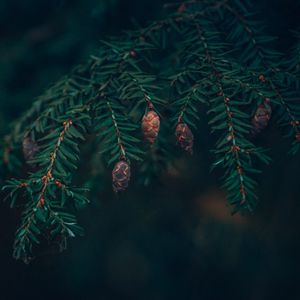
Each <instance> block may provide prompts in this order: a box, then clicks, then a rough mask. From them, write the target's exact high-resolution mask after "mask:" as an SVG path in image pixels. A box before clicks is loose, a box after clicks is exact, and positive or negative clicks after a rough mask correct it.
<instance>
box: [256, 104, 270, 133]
mask: <svg viewBox="0 0 300 300" xmlns="http://www.w3.org/2000/svg"><path fill="white" fill-rule="evenodd" d="M269 102H270V101H269V100H266V102H265V103H264V104H261V105H259V106H258V107H257V109H256V112H255V114H254V116H253V118H252V125H253V128H252V132H251V133H252V135H253V136H255V135H257V134H258V133H260V132H261V131H262V130H263V129H264V128H266V127H267V125H268V123H269V120H270V119H271V114H272V108H271V106H270V105H269Z"/></svg>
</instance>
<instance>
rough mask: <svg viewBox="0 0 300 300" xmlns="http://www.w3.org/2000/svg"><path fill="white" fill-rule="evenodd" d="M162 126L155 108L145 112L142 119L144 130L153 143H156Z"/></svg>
mask: <svg viewBox="0 0 300 300" xmlns="http://www.w3.org/2000/svg"><path fill="white" fill-rule="evenodd" d="M159 126H160V119H159V116H158V114H157V113H156V112H155V111H154V110H152V109H151V110H149V111H148V112H146V113H145V115H144V117H143V120H142V130H143V134H144V137H145V139H146V140H147V141H149V142H150V143H151V144H154V142H155V140H156V138H157V135H158V132H159Z"/></svg>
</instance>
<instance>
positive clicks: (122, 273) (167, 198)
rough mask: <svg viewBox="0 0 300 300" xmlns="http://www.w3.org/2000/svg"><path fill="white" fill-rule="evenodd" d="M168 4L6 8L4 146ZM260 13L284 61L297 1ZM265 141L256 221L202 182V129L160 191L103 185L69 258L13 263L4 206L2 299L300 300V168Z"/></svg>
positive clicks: (1, 31) (89, 1) (0, 25)
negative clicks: (48, 97)
mask: <svg viewBox="0 0 300 300" xmlns="http://www.w3.org/2000/svg"><path fill="white" fill-rule="evenodd" d="M165 2H167V1H163V0H151V1H150V0H143V1H138V0H131V1H129V0H128V1H126V0H122V1H121V0H72V1H71V0H70V1H68V0H51V1H40V0H27V1H21V0H19V1H18V0H0V134H1V137H2V138H3V136H4V135H5V134H6V133H7V131H8V130H9V123H10V122H11V121H12V120H14V119H15V118H17V117H18V116H20V114H21V113H22V112H23V111H24V110H25V109H26V108H28V107H29V106H30V105H31V103H32V101H33V100H34V98H35V97H37V96H38V95H40V94H41V93H42V92H43V91H44V89H45V88H46V87H47V86H49V84H51V83H52V82H54V81H55V80H57V79H59V78H60V77H61V76H62V75H64V74H66V73H67V72H68V71H69V70H70V69H71V68H72V67H73V66H74V65H76V64H78V63H80V62H82V61H84V59H85V58H87V57H88V55H89V53H91V51H92V50H94V49H95V48H96V47H97V45H99V40H100V39H104V38H105V37H107V36H109V35H119V34H121V32H122V31H123V30H125V29H130V28H133V22H137V23H139V24H141V25H143V24H145V23H146V22H148V21H150V20H152V19H154V18H158V17H159V16H160V15H162V14H163V13H164V11H163V9H162V6H163V4H164V3H165ZM168 2H169V1H168ZM253 7H254V9H257V10H259V11H260V12H261V13H262V15H263V16H264V18H265V20H264V21H265V22H266V24H267V25H268V28H269V30H270V32H271V33H273V34H275V35H277V36H279V39H278V48H279V49H280V50H282V51H286V50H287V49H288V48H289V47H290V46H291V45H292V44H293V42H294V40H293V38H291V34H290V33H289V30H294V29H297V28H298V27H299V25H300V23H299V22H300V21H299V13H300V3H299V1H297V0H273V1H272V3H270V1H266V0H265V1H263V0H262V1H256V2H255V1H253ZM259 142H261V143H263V144H264V145H267V146H269V147H270V148H271V149H272V150H271V153H272V157H273V160H274V162H273V166H272V168H265V170H264V173H263V176H262V177H261V181H260V189H259V197H260V203H259V205H258V207H257V210H256V212H255V214H254V215H252V216H247V217H241V216H239V215H235V216H231V215H230V210H229V208H228V207H226V200H225V195H224V193H223V192H222V191H221V190H220V189H219V186H220V180H219V178H220V175H221V173H218V172H214V173H212V174H210V175H209V176H208V175H207V174H209V168H210V154H209V149H210V147H211V145H212V141H211V137H210V136H209V131H208V128H207V125H205V120H203V124H201V136H199V137H197V141H196V143H197V145H196V147H197V149H199V151H198V153H196V154H195V155H194V156H193V157H192V158H191V157H185V158H183V159H182V160H179V161H177V163H176V169H174V170H173V171H172V172H170V174H166V175H165V176H163V177H162V178H161V180H159V182H154V183H153V184H152V185H150V186H149V187H147V188H142V187H138V186H137V185H136V184H135V182H136V181H137V178H136V177H137V176H136V175H133V179H132V183H133V186H135V187H134V188H131V189H129V190H128V191H127V192H126V193H125V194H124V195H123V196H122V197H120V198H116V197H114V196H113V195H112V192H111V187H110V186H109V184H108V185H107V184H103V185H102V184H101V183H99V194H98V195H94V196H93V201H92V203H91V204H90V205H89V206H88V207H87V208H86V209H84V210H83V211H81V212H80V215H79V219H80V223H81V225H83V227H84V228H85V229H86V235H85V236H84V237H83V238H77V239H76V240H74V241H71V242H70V244H69V247H68V250H67V251H65V252H64V253H62V254H57V253H56V251H52V249H51V248H49V250H48V251H41V252H40V253H39V254H38V256H37V258H36V259H35V260H34V261H33V262H32V263H31V264H30V265H24V264H23V263H22V262H19V261H18V262H17V261H15V260H14V259H13V258H12V256H11V253H12V244H13V238H14V232H15V230H16V228H17V225H18V222H19V213H20V212H19V211H17V210H11V209H9V207H8V205H7V204H6V203H4V204H3V203H1V209H0V287H1V289H0V299H1V300H2V299H3V300H9V299H38V298H39V299H103V300H106V299H149V300H152V299H155V300H156V299H157V300H160V299H205V300H206V299H212V300H214V299H216V300H218V299H251V300H260V299H300V290H299V289H300V287H299V280H300V271H299V267H300V239H299V230H300V220H299V210H300V201H299V200H300V197H299V196H300V184H299V183H300V181H299V166H300V157H299V155H298V156H297V157H293V158H288V159H287V158H286V157H284V156H283V155H282V154H283V153H287V150H288V147H289V145H288V143H287V142H286V141H284V140H283V139H282V138H281V137H280V133H279V132H278V131H276V129H272V130H271V129H268V130H267V131H266V132H265V133H264V134H262V136H261V137H260V141H259ZM174 147H175V146H174ZM79 176H80V175H79ZM108 176H109V174H108ZM78 181H80V178H78Z"/></svg>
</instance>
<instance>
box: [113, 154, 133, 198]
mask: <svg viewBox="0 0 300 300" xmlns="http://www.w3.org/2000/svg"><path fill="white" fill-rule="evenodd" d="M129 180H130V166H129V164H128V163H127V162H126V161H124V160H121V161H119V162H117V163H116V164H115V167H114V169H113V171H112V185H113V190H114V192H116V193H117V192H120V191H124V190H126V188H127V187H128V183H129Z"/></svg>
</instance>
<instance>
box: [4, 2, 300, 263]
mask: <svg viewBox="0 0 300 300" xmlns="http://www.w3.org/2000/svg"><path fill="white" fill-rule="evenodd" d="M248 6H249V5H248V3H247V2H245V1H238V0H236V1H220V2H217V1H199V2H196V1H188V2H186V3H185V4H181V5H169V6H168V7H171V8H173V7H174V8H175V12H171V13H170V14H169V15H168V16H167V17H166V18H165V19H163V20H160V21H156V22H153V23H151V24H150V25H149V26H148V27H146V28H144V29H137V30H135V31H131V32H127V33H126V34H125V35H124V36H122V37H120V38H117V39H111V40H110V41H103V42H102V43H101V47H100V49H98V51H96V52H95V53H94V54H93V55H92V56H91V57H90V59H89V60H88V61H87V63H86V64H84V65H81V66H78V67H76V68H75V69H74V70H73V71H72V73H71V74H70V75H69V76H68V77H65V78H62V79H61V80H60V81H59V82H58V83H56V84H54V85H53V86H52V87H50V89H48V90H47V91H46V93H45V94H44V95H42V96H40V97H39V98H38V99H37V100H36V102H35V103H34V104H33V106H32V108H31V109H29V110H28V111H27V112H26V113H25V114H24V115H23V117H22V118H21V119H20V120H17V121H16V122H15V124H14V129H13V131H12V133H11V135H10V136H9V137H8V140H7V141H8V145H7V144H6V147H5V148H4V150H3V151H4V153H7V149H8V148H9V149H12V150H14V149H18V148H19V147H20V146H21V145H22V141H23V138H24V136H27V135H28V134H29V133H30V134H31V136H32V137H33V138H34V139H35V140H36V141H37V143H38V147H39V152H38V154H37V155H36V156H35V157H34V158H33V159H31V161H30V162H29V163H30V164H32V165H33V166H34V170H33V172H32V173H30V174H29V176H28V177H27V179H25V180H16V179H12V180H9V181H8V182H7V185H6V186H5V189H9V196H10V198H11V204H12V206H14V205H15V204H16V201H17V199H18V198H19V199H20V201H25V204H24V207H25V209H24V213H23V216H22V222H21V226H20V228H19V230H18V231H17V234H16V242H15V252H14V255H15V257H16V258H22V259H23V260H25V261H27V260H28V258H29V257H30V255H31V251H32V247H33V245H34V244H38V243H39V242H40V238H41V236H42V235H43V236H45V235H46V236H47V238H49V239H50V240H52V241H53V240H59V243H60V245H61V248H64V247H65V242H66V238H67V237H73V236H75V235H77V234H81V233H82V230H81V228H80V227H79V226H78V225H77V222H76V220H75V217H74V215H73V212H74V209H76V208H79V207H82V206H83V205H84V204H85V203H86V202H87V199H86V198H85V196H84V192H85V189H82V188H75V187H73V186H72V177H73V174H74V173H75V171H76V168H77V165H78V162H79V160H80V159H81V152H80V144H84V143H86V140H88V141H90V140H92V141H93V143H95V144H96V145H97V150H98V149H99V150H100V153H101V155H100V156H101V158H102V159H103V162H104V164H105V165H106V166H107V165H108V166H110V168H111V164H115V163H117V162H118V161H120V160H126V161H128V162H133V161H137V162H136V164H135V166H136V167H137V168H138V169H139V170H140V173H139V174H140V180H139V181H140V182H142V183H143V184H145V185H149V184H150V182H151V180H152V179H155V178H157V177H159V176H160V174H161V172H162V171H163V170H164V169H167V168H168V166H169V165H170V163H172V161H173V160H174V159H175V155H174V154H173V153H172V145H175V128H176V125H177V124H178V123H181V122H182V123H185V124H187V125H188V126H189V128H190V129H191V130H192V131H193V135H194V137H195V140H197V139H198V138H199V137H198V135H197V133H198V129H197V127H198V123H199V119H201V117H202V116H203V112H206V113H207V115H208V118H209V126H210V128H211V132H212V134H213V136H214V137H215V140H216V141H215V146H214V148H213V149H212V152H213V154H214V156H215V161H214V162H213V163H212V166H213V168H214V167H219V166H220V167H222V168H223V169H224V183H223V187H224V188H225V189H226V190H227V191H228V201H229V203H230V204H231V205H232V206H233V212H235V211H241V212H247V211H250V212H252V211H253V210H254V208H255V206H256V204H257V196H256V191H255V190H256V186H257V178H258V176H259V173H260V172H261V171H260V168H261V165H260V164H261V163H266V164H268V163H269V162H270V158H269V156H268V155H267V154H266V150H265V149H264V148H262V147H261V146H257V145H256V141H255V139H253V136H251V131H252V129H253V123H252V122H251V121H252V118H253V116H254V114H255V111H256V109H257V107H259V105H261V104H263V103H265V102H266V101H268V103H269V102H270V106H271V107H272V110H273V111H274V113H273V114H272V118H273V119H274V122H273V123H277V124H278V125H280V127H282V128H283V130H284V131H285V132H286V135H287V136H289V137H290V138H291V140H292V145H291V152H292V153H293V154H296V153H298V151H299V148H300V146H299V145H300V134H299V130H300V129H299V120H300V105H299V88H300V85H299V62H300V60H299V48H300V47H299V45H298V46H297V47H295V49H294V50H293V52H292V55H291V56H288V57H286V56H285V57H284V56H282V55H281V54H280V53H278V51H276V50H273V47H272V42H273V41H274V38H273V37H271V36H269V35H268V34H265V33H264V31H263V29H262V28H263V26H262V22H261V21H258V20H259V16H256V15H253V14H252V13H251V12H249V11H248ZM176 10H177V11H176ZM149 107H151V108H153V109H154V110H155V111H156V112H157V113H158V115H159V116H160V118H161V123H162V124H163V125H162V130H161V132H160V134H159V137H158V139H157V141H156V144H154V145H153V146H149V145H148V144H147V143H143V141H142V135H141V132H140V126H141V119H142V116H143V114H144V113H145V111H146V110H147V109H148V108H149ZM5 151H6V152H5ZM11 159H13V156H12V154H11V155H10V159H9V161H10V160H11ZM85 160H89V158H85ZM132 172H135V171H134V169H133V170H132Z"/></svg>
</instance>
